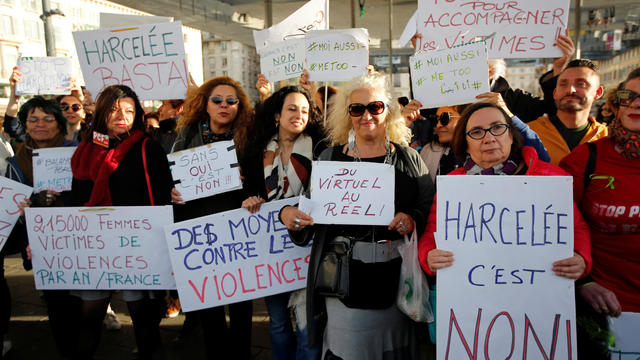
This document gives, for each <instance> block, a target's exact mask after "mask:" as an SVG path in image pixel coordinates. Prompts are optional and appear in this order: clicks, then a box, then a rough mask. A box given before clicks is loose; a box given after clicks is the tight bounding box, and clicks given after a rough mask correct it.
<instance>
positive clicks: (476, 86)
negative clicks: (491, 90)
mask: <svg viewBox="0 0 640 360" xmlns="http://www.w3.org/2000/svg"><path fill="white" fill-rule="evenodd" d="M481 85H482V84H481V83H479V82H477V81H474V82H473V84H471V87H473V88H474V89H475V90H478V89H480V86H481Z"/></svg>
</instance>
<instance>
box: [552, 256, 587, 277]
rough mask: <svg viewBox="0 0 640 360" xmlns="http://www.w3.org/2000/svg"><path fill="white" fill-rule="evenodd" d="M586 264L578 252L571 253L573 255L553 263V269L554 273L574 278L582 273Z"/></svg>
mask: <svg viewBox="0 0 640 360" xmlns="http://www.w3.org/2000/svg"><path fill="white" fill-rule="evenodd" d="M586 267H587V265H586V264H585V262H584V259H583V258H582V256H580V254H578V253H573V256H572V257H570V258H567V259H564V260H558V261H556V262H554V263H553V268H551V270H553V271H554V272H555V273H556V275H558V276H562V277H566V278H568V279H573V280H576V279H578V278H580V276H581V275H582V274H583V273H584V269H586Z"/></svg>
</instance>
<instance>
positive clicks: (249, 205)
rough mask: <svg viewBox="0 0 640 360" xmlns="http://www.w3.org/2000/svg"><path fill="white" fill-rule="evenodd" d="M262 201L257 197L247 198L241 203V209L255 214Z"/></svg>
mask: <svg viewBox="0 0 640 360" xmlns="http://www.w3.org/2000/svg"><path fill="white" fill-rule="evenodd" d="M264 201H265V200H264V199H263V198H261V197H259V196H252V197H248V198H246V199H245V200H244V201H243V202H242V208H243V209H247V210H249V212H250V213H252V214H255V213H257V212H258V211H259V210H260V205H262V203H264Z"/></svg>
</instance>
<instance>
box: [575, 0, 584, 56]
mask: <svg viewBox="0 0 640 360" xmlns="http://www.w3.org/2000/svg"><path fill="white" fill-rule="evenodd" d="M581 13H582V0H576V13H575V14H574V15H575V18H574V19H575V25H574V28H575V29H576V41H575V45H576V59H580V53H581V52H582V46H581V44H580V18H581V15H582V14H581Z"/></svg>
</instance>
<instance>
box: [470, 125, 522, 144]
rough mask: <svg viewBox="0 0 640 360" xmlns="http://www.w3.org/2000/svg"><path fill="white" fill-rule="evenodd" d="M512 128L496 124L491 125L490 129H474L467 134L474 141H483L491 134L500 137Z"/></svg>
mask: <svg viewBox="0 0 640 360" xmlns="http://www.w3.org/2000/svg"><path fill="white" fill-rule="evenodd" d="M510 127H511V125H509V124H495V125H491V127H490V128H488V129H483V128H473V129H471V130H469V131H467V132H466V134H467V136H468V137H470V138H472V139H473V140H482V139H484V137H485V136H487V133H488V132H489V133H491V135H493V136H500V135H503V134H504V133H506V132H507V130H508V129H509V128H510Z"/></svg>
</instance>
